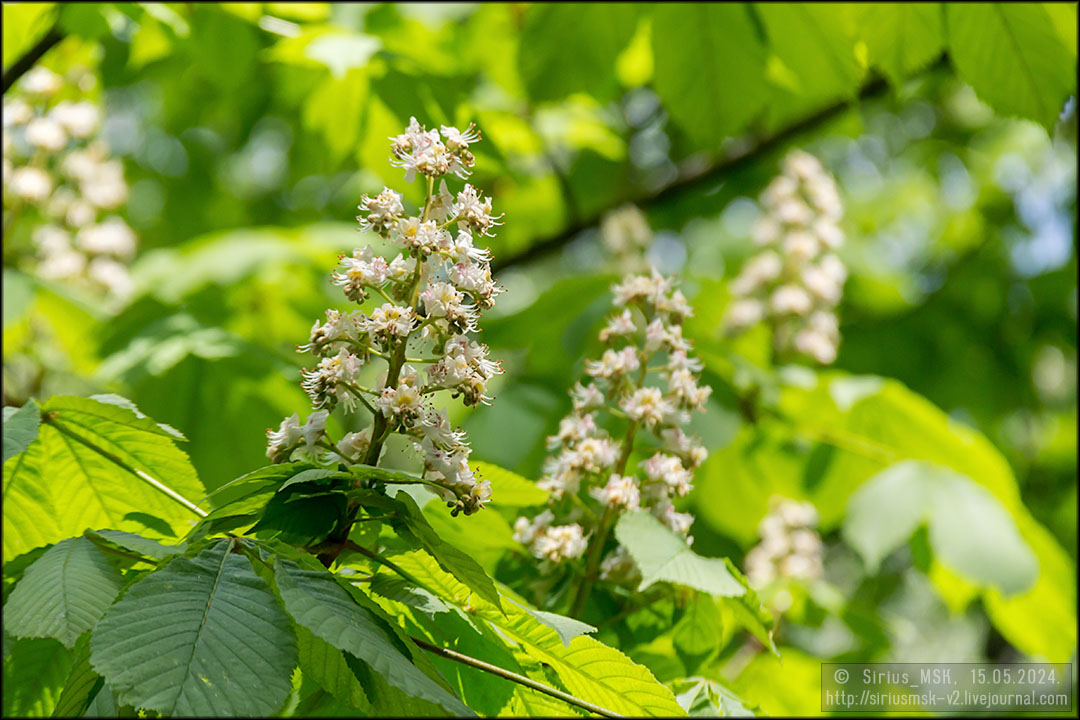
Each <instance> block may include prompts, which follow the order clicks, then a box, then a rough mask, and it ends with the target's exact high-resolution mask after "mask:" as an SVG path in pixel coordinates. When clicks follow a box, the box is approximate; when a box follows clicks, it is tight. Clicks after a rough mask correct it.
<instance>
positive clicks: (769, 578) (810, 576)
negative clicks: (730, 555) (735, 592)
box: [746, 497, 822, 589]
mask: <svg viewBox="0 0 1080 720" xmlns="http://www.w3.org/2000/svg"><path fill="white" fill-rule="evenodd" d="M770 504H771V506H772V508H771V510H770V511H769V514H768V515H766V516H765V517H764V518H762V520H761V523H760V524H759V525H758V535H759V536H760V537H761V542H760V543H758V544H757V545H755V546H754V547H753V548H752V549H751V550H750V552H748V553H747V554H746V577H747V579H749V580H750V583H751V584H752V585H753V586H754V587H755V588H759V589H760V588H763V587H765V586H766V585H768V584H769V583H771V582H773V581H774V580H779V579H787V578H790V579H794V580H803V581H809V580H817V579H818V578H820V577H821V575H822V565H821V555H822V546H821V537H820V536H819V535H818V533H817V530H816V529H815V528H816V527H817V521H818V516H817V510H816V509H815V508H814V506H813V505H811V504H810V503H808V502H798V501H797V500H790V499H787V498H780V497H773V498H772V501H771V503H770Z"/></svg>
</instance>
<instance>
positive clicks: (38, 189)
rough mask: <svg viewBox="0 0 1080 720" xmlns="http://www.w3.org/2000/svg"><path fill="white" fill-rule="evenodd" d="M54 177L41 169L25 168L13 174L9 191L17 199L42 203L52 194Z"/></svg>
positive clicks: (9, 182)
mask: <svg viewBox="0 0 1080 720" xmlns="http://www.w3.org/2000/svg"><path fill="white" fill-rule="evenodd" d="M52 187H53V182H52V176H51V175H49V173H47V172H45V171H44V170H42V169H41V168H36V167H32V166H24V167H21V168H18V169H16V170H15V171H14V172H12V173H11V180H9V181H8V190H10V191H11V193H12V194H13V195H15V196H17V197H21V198H23V199H25V200H29V201H31V202H41V201H42V200H44V199H45V198H47V197H49V193H51V192H52Z"/></svg>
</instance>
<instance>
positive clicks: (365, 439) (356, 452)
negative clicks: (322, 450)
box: [334, 428, 371, 462]
mask: <svg viewBox="0 0 1080 720" xmlns="http://www.w3.org/2000/svg"><path fill="white" fill-rule="evenodd" d="M370 446H371V428H366V429H364V430H363V431H361V432H351V433H346V434H345V436H344V437H343V438H341V440H340V441H339V442H338V444H337V445H335V446H334V447H335V448H337V452H338V455H340V456H341V457H342V458H344V459H345V460H346V461H348V462H360V461H361V460H362V459H363V457H364V455H366V454H367V451H368V448H369V447H370Z"/></svg>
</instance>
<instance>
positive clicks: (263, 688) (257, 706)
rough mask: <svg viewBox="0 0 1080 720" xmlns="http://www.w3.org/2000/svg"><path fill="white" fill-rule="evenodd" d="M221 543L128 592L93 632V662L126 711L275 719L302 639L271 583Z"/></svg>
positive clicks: (228, 543) (179, 561) (226, 542)
mask: <svg viewBox="0 0 1080 720" xmlns="http://www.w3.org/2000/svg"><path fill="white" fill-rule="evenodd" d="M231 548H232V541H229V540H222V541H219V542H217V543H215V544H213V545H211V546H210V547H208V548H206V549H205V550H203V551H202V552H201V553H199V554H198V555H196V556H195V557H193V558H190V559H189V558H186V557H178V558H176V559H174V560H172V561H170V562H169V563H168V564H167V565H165V566H164V567H163V568H161V569H160V570H158V571H156V572H153V573H150V574H149V575H147V576H146V577H144V578H142V579H141V580H139V581H138V582H136V583H135V584H134V585H132V586H131V587H130V588H129V589H128V590H127V592H126V593H125V594H124V596H123V597H122V598H121V599H120V601H119V602H117V603H116V604H115V605H113V606H112V607H111V608H110V609H109V611H108V612H106V613H105V617H104V618H102V620H101V622H100V623H99V624H98V626H97V628H96V629H95V630H94V633H93V636H92V638H91V641H90V661H91V663H92V664H93V666H94V669H95V670H96V671H97V672H99V673H101V675H102V676H103V677H104V678H105V681H106V682H107V683H108V684H109V686H110V687H111V688H112V690H113V692H115V694H116V699H117V701H118V702H120V703H129V704H131V705H135V706H137V707H142V708H146V709H148V710H155V711H157V712H160V713H162V714H163V715H270V714H272V713H275V712H277V711H278V710H279V709H280V708H281V706H282V704H283V703H284V702H285V699H286V697H288V695H289V691H290V687H291V683H290V680H289V676H290V674H291V673H292V670H293V668H294V667H295V666H296V639H295V638H294V637H293V635H292V633H291V632H290V630H289V620H288V618H287V617H286V615H285V613H283V612H282V611H281V608H280V607H279V606H278V603H277V599H276V598H275V597H274V594H273V592H271V590H270V588H269V587H268V586H267V584H266V583H265V582H264V581H263V580H262V579H260V578H259V577H258V576H257V575H256V574H255V572H254V571H253V570H252V568H251V564H250V562H249V561H248V560H247V558H245V557H244V556H242V555H238V554H236V553H232V552H230V549H231Z"/></svg>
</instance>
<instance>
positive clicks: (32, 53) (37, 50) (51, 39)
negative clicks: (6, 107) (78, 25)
mask: <svg viewBox="0 0 1080 720" xmlns="http://www.w3.org/2000/svg"><path fill="white" fill-rule="evenodd" d="M63 39H64V34H63V33H62V32H60V26H59V25H58V24H57V25H53V26H52V27H51V28H50V29H49V32H47V33H45V35H44V36H43V37H42V38H41V39H40V40H38V41H37V43H35V44H34V47H32V48H30V49H29V50H27V51H26V53H25V54H24V55H23V56H22V57H20V58H19V59H18V60H16V61H15V62H13V63H11V66H10V67H9V68H8V69H7V70H5V71H4V75H3V82H4V90H3V92H5V93H6V92H7V91H8V88H10V87H11V86H12V85H14V84H15V81H16V80H18V79H19V78H21V77H22V76H23V75H24V74H26V71H28V70H29V69H30V68H32V67H34V63H36V62H37V61H38V60H40V59H41V57H42V56H43V55H44V54H45V53H47V52H49V51H50V50H52V49H53V48H54V47H55V46H56V44H57V43H59V42H60V41H61V40H63Z"/></svg>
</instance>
